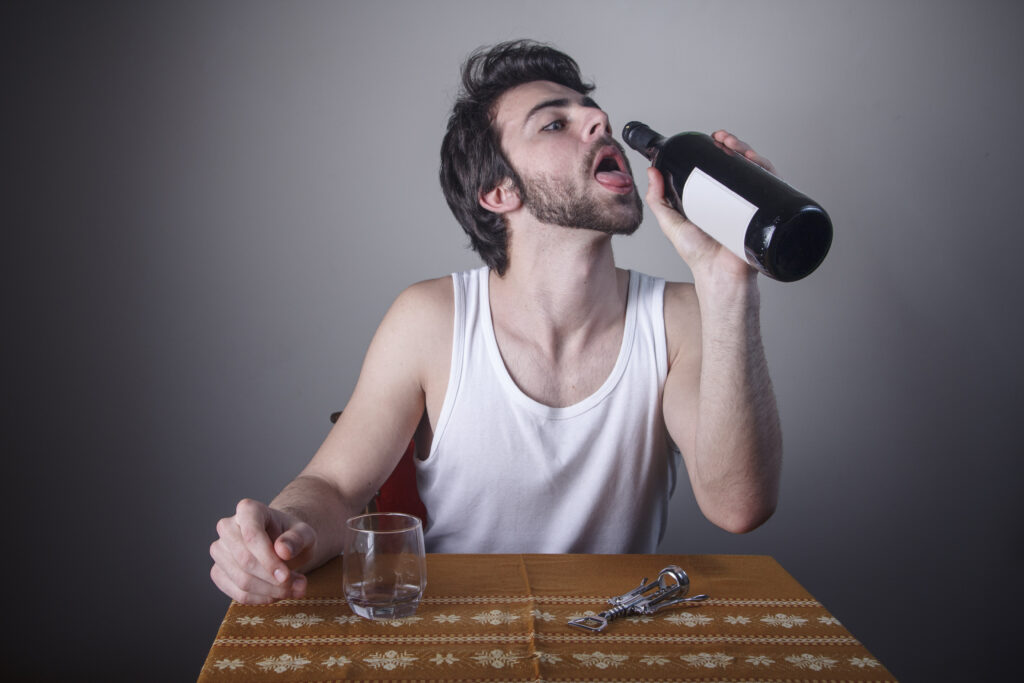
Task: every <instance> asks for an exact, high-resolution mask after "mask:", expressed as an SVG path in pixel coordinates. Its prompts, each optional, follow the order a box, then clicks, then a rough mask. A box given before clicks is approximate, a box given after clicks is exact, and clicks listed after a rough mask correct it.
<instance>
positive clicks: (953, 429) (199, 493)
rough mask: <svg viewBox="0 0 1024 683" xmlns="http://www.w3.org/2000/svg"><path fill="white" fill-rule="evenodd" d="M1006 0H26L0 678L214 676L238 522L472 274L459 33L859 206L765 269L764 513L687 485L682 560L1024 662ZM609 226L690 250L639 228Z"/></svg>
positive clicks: (645, 255) (858, 627)
mask: <svg viewBox="0 0 1024 683" xmlns="http://www.w3.org/2000/svg"><path fill="white" fill-rule="evenodd" d="M1022 18H1024V12H1022V11H1021V9H1019V5H1017V4H1016V3H1011V2H960V3H950V2H853V1H852V0H851V1H849V2H713V3H712V2H636V1H634V2H557V1H553V0H543V1H541V2H533V1H517V2H501V3H492V2H479V1H474V2H469V1H466V2H454V1H451V2H372V3H370V2H336V3H308V2H304V3H299V2H279V3H265V2H264V3H257V2H247V3H228V2H203V3H181V2H173V3H164V4H155V3H124V4H110V3H82V4H78V3H67V4H52V3H42V2H32V3H18V4H15V5H5V6H4V8H3V10H2V15H0V26H2V27H3V28H2V31H3V36H0V38H2V40H0V46H2V47H0V50H2V51H3V52H2V54H3V60H2V69H3V81H2V87H3V91H2V92H3V95H2V96H3V102H4V104H3V108H2V111H3V117H4V119H5V122H6V123H5V125H4V126H3V131H2V136H3V137H2V144H3V150H2V158H3V179H2V181H3V182H2V191H3V204H2V206H3V208H2V211H3V213H2V216H3V218H2V222H3V247H2V249H0V252H2V254H3V257H2V258H3V262H2V266H3V273H4V283H5V284H4V287H3V295H4V316H3V317H4V319H5V321H7V322H8V323H9V324H8V325H5V328H6V332H5V333H4V337H3V338H4V353H3V354H2V356H3V360H4V376H3V386H4V400H5V404H6V405H5V410H4V422H5V426H4V430H3V438H4V441H3V455H4V458H5V461H6V462H7V463H8V471H9V474H8V476H7V477H6V480H7V486H6V491H7V494H6V496H5V502H6V505H5V507H6V508H7V509H6V510H5V512H6V514H5V516H6V518H7V524H8V528H9V529H10V530H13V533H8V534H5V538H4V540H5V552H4V564H5V567H4V575H5V583H6V590H5V591H4V592H5V598H6V600H5V602H4V608H5V609H4V612H5V616H4V620H5V623H7V624H9V625H12V626H14V628H15V629H16V631H17V633H18V636H17V638H15V639H11V638H10V637H8V638H5V639H4V648H5V651H6V654H5V655H4V665H3V668H4V669H5V670H6V671H9V672H10V671H13V672H16V673H19V674H21V675H22V676H23V677H26V678H32V677H38V678H46V677H57V676H60V677H64V678H73V679H87V678H97V679H107V680H109V679H118V678H125V679H132V680H160V679H166V680H188V679H192V678H194V677H195V676H196V675H197V674H198V672H199V669H200V667H201V665H202V662H203V659H204V657H205V654H206V651H207V649H208V647H209V645H210V643H211V641H212V639H213V637H214V634H215V632H216V629H217V627H218V625H219V622H220V619H221V617H222V615H223V612H224V610H225V609H226V607H227V604H228V601H227V599H226V598H225V597H224V596H223V595H221V594H220V593H219V592H217V590H216V589H215V588H214V586H213V585H212V583H211V582H210V580H209V578H208V571H209V567H210V560H209V558H208V555H207V551H208V544H209V543H210V542H211V541H212V540H213V538H214V524H215V522H216V520H217V519H218V518H219V517H221V516H224V515H227V514H230V513H231V512H232V510H233V507H234V504H235V502H236V501H237V500H238V499H239V498H241V497H243V496H252V497H256V498H262V499H269V498H270V497H272V496H273V495H274V494H275V493H276V492H277V491H278V490H279V489H280V487H281V486H282V485H283V484H284V483H285V482H286V481H288V480H289V479H290V478H291V477H292V476H294V475H295V474H296V472H298V470H299V469H300V468H301V467H302V466H303V464H304V463H305V462H306V461H307V459H308V458H309V457H310V455H311V454H312V453H313V451H314V450H315V449H316V447H317V446H318V445H319V442H320V440H321V439H322V438H323V436H324V435H325V433H326V431H327V429H328V426H329V425H328V421H327V416H328V414H329V413H330V412H331V411H332V410H336V409H339V408H340V407H342V406H343V405H344V404H345V401H346V398H347V396H348V394H349V393H350V391H351V389H352V387H353V385H354V382H355V380H356V377H357V373H358V371H359V367H360V362H361V358H362V355H363V353H364V351H365V349H366V346H367V344H368V343H369V340H370V337H371V335H372V333H373V331H374V329H375V327H376V325H377V323H378V322H379V320H380V318H381V316H382V315H383V313H384V311H385V310H386V308H387V306H388V305H389V303H390V301H391V300H392V299H393V298H394V297H395V295H397V294H398V292H399V291H401V289H402V288H403V287H405V286H406V285H408V284H410V283H412V282H414V281H416V280H419V279H423V278H427V277H433V276H437V275H441V274H445V273H448V272H451V271H454V270H460V269H464V268H469V267H473V266H475V265H476V264H477V263H478V261H477V259H476V257H475V255H474V254H473V253H472V252H471V251H469V250H467V249H466V240H465V238H464V236H463V234H462V232H461V230H460V229H459V228H458V227H457V225H456V224H455V222H454V220H453V219H452V218H451V216H450V215H449V213H448V211H447V207H446V206H445V204H444V201H443V199H442V197H441V193H440V191H439V188H438V186H437V181H436V169H437V164H438V149H439V144H440V138H441V134H442V130H443V126H444V122H445V119H446V116H447V111H448V108H449V106H450V104H451V101H452V98H453V96H454V94H455V91H456V85H457V68H458V65H459V63H460V62H461V60H462V59H463V58H464V57H465V56H466V55H467V54H468V53H469V52H470V51H471V50H472V49H473V48H475V47H477V46H478V45H481V44H485V43H492V42H496V41H498V40H503V39H508V38H515V37H533V38H536V39H540V40H544V41H550V42H552V43H554V44H556V45H557V46H559V47H560V48H562V49H564V50H566V51H567V52H569V53H570V54H572V55H574V56H575V57H576V59H577V60H578V61H579V62H580V64H581V66H582V69H583V72H584V74H585V75H586V76H588V77H591V78H593V79H595V80H596V81H597V84H598V90H597V92H596V97H597V100H598V102H600V104H601V105H602V106H603V107H604V108H605V109H606V110H607V111H608V112H609V115H610V116H611V118H612V121H613V124H614V125H615V126H616V129H617V128H618V126H621V124H622V123H624V122H625V121H627V120H629V119H631V118H639V119H641V120H645V121H647V122H648V123H650V124H651V125H652V126H654V127H655V128H658V129H660V130H662V131H663V132H666V133H671V132H677V131H681V130H703V131H710V130H713V129H715V128H719V127H724V128H728V129H730V130H732V131H735V132H736V133H737V134H739V135H740V136H741V137H743V138H745V139H747V140H749V141H751V142H752V143H753V144H754V145H755V147H756V148H757V149H758V150H759V151H761V152H762V153H764V154H765V155H766V156H768V157H769V158H770V159H772V160H773V161H774V162H775V164H776V165H777V166H778V167H779V169H780V171H781V172H782V174H783V175H784V176H785V177H786V178H787V179H788V180H789V181H790V182H791V183H793V184H794V185H796V186H797V187H799V188H801V189H802V190H804V191H805V192H807V193H808V194H809V195H810V196H812V197H814V198H816V199H817V200H818V201H820V202H821V203H822V204H823V205H824V206H825V207H826V208H827V209H828V210H829V212H830V213H831V215H832V217H833V220H834V223H835V226H836V237H835V243H834V245H833V250H832V253H831V254H830V256H829V257H828V259H827V260H826V262H825V263H824V265H823V266H822V268H821V269H820V270H819V271H818V272H816V273H814V274H813V275H812V276H811V277H809V278H808V279H806V280H804V281H802V282H798V283H793V284H779V283H775V282H771V281H767V280H764V279H762V281H761V287H762V295H763V328H764V330H763V332H764V340H765V345H766V347H767V352H768V357H769V362H770V366H771V371H772V375H773V378H774V381H775V387H776V390H777V394H778V398H779V403H780V410H781V414H782V419H783V426H784V433H785V446H786V452H785V468H784V477H783V482H782V500H781V505H780V507H779V510H778V512H777V513H776V515H775V516H774V518H773V519H772V520H771V521H770V522H769V523H768V524H766V525H765V526H764V527H763V528H761V529H759V530H757V531H756V532H754V533H752V534H749V535H746V536H738V537H733V536H730V535H728V534H726V533H725V532H722V531H719V530H717V529H716V528H714V527H713V526H712V525H710V524H709V523H708V522H707V521H705V520H704V519H703V518H702V517H700V515H699V513H698V512H697V510H696V507H695V505H694V503H693V499H692V494H691V493H690V491H689V490H688V487H686V486H685V485H682V486H680V489H679V490H678V491H677V494H676V496H675V498H674V500H673V502H672V510H673V521H672V523H671V527H670V529H669V532H668V534H667V535H666V537H665V540H664V542H663V544H662V547H661V550H662V551H664V552H669V553H763V554H770V555H773V556H774V557H776V558H777V559H778V560H779V561H780V562H781V563H782V565H783V566H784V567H786V568H787V569H788V570H789V571H790V572H791V573H792V574H793V575H794V576H795V577H796V578H797V579H798V580H799V581H800V582H801V583H802V584H803V585H804V586H806V587H807V588H808V589H809V590H810V591H811V592H812V593H814V595H815V596H817V597H818V598H819V599H820V600H822V601H823V602H824V604H825V605H826V607H828V608H829V609H830V610H832V611H833V612H834V613H835V614H836V615H837V616H838V617H839V619H840V620H841V621H842V622H843V623H844V625H845V626H847V627H848V628H849V629H850V630H851V631H852V632H853V633H854V635H856V636H857V637H858V638H860V639H861V640H862V641H863V642H864V643H865V644H866V645H867V647H868V648H869V649H870V650H871V651H872V652H873V653H874V654H876V655H877V656H878V657H879V658H880V659H881V660H882V661H883V662H884V663H886V664H887V665H888V666H889V667H890V668H891V670H892V671H893V672H894V673H895V674H896V675H897V676H899V677H900V678H902V679H904V680H929V681H934V680H967V679H968V678H969V677H968V676H967V675H966V673H965V672H966V671H968V670H974V671H980V672H988V673H989V674H992V675H994V672H996V671H998V670H1000V667H1001V666H1002V665H1003V664H1005V663H1006V662H1007V661H1013V662H1017V661H1018V657H1017V647H1016V642H1015V641H1016V638H1015V639H1014V641H1013V643H1012V644H1011V639H1010V635H1011V634H1015V635H1019V633H1020V631H1021V629H1020V619H1021V612H1020V606H1021V605H1020V600H1019V597H1017V596H1018V595H1019V593H1020V587H1019V585H1018V584H1017V583H1015V582H1014V579H1015V576H1014V575H1013V574H1011V568H1012V567H1013V566H1014V565H1015V564H1019V562H1020V561H1021V559H1022V557H1021V556H1022V553H1021V547H1022V541H1024V534H1022V524H1021V521H1022V505H1021V496H1020V493H1019V492H1020V488H1021V472H1022V468H1021V465H1020V459H1021V456H1022V455H1024V453H1022V449H1021V447H1020V446H1019V442H1018V439H1017V429H1018V423H1017V420H1019V419H1021V410H1020V408H1021V400H1020V399H1019V397H1018V394H1017V386H1018V385H1019V384H1020V383H1021V380H1022V371H1021V361H1020V346H1019V344H1020V338H1021V333H1022V331H1024V330H1022V324H1021V315H1020V296H1019V294H1018V287H1017V280H1018V273H1019V270H1020V256H1019V254H1020V241H1021V238H1020V236H1019V235H1020V220H1021V218H1020V217H1021V211H1020V202H1021V199H1022V197H1021V195H1022V193H1021V190H1020V185H1021V180H1022V174H1021V172H1020V164H1021V159H1022V151H1024V149H1022V143H1021V136H1020V131H1019V128H1018V123H1019V121H1020V120H1021V103H1022V98H1021V95H1022V92H1021V91H1022V85H1021V78H1020V76H1019V69H1020V67H1021V65H1022V64H1024V60H1022V56H1024V54H1022V53H1024V50H1022V48H1021V42H1020V38H1019V30H1020V26H1021V24H1022V22H1021V20H1022ZM631 158H632V160H633V164H634V166H635V167H636V168H638V169H639V168H642V163H641V162H640V159H639V157H637V156H636V155H633V156H632V157H631ZM645 182H646V181H645V180H643V179H642V175H641V185H643V184H645ZM617 239H618V238H617ZM616 254H617V260H618V263H619V264H620V265H622V266H625V267H632V268H637V269H641V270H645V271H647V272H650V273H653V274H656V275H661V276H665V277H668V278H672V279H688V278H689V273H688V270H687V269H686V267H685V266H684V265H683V263H682V262H681V261H679V259H678V258H677V257H676V256H675V254H674V252H673V251H672V250H671V249H670V248H669V246H668V244H667V242H666V241H665V240H664V238H663V237H662V235H661V234H660V232H659V231H658V230H657V228H656V224H655V223H654V222H653V219H648V220H647V221H646V222H645V225H644V226H643V227H642V228H641V229H640V231H639V232H638V233H637V234H636V235H635V236H633V237H631V238H628V239H622V240H621V241H618V242H617V243H616ZM988 677H989V676H986V675H984V673H983V674H982V675H979V676H978V677H977V678H976V680H983V679H986V678H988Z"/></svg>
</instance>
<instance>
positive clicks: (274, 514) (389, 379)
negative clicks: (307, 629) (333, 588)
mask: <svg viewBox="0 0 1024 683" xmlns="http://www.w3.org/2000/svg"><path fill="white" fill-rule="evenodd" d="M451 296H452V295H451V281H450V280H449V279H440V280H433V281H430V282H424V283H420V284H418V285H414V286H413V287H410V288H409V289H407V290H406V291H405V292H403V293H402V294H401V295H400V296H399V297H398V298H397V299H396V300H395V303H394V304H393V305H392V307H391V309H390V310H389V311H388V313H387V315H386V316H385V317H384V320H383V322H381V325H380V327H379V328H378V329H377V332H376V334H375V335H374V338H373V341H372V342H371V343H370V348H369V350H368V351H367V354H366V358H365V360H364V362H363V368H362V371H361V373H360V376H359V381H358V382H357V384H356V388H355V391H354V392H353V394H352V397H351V399H350V400H349V403H348V405H347V406H346V407H345V410H344V411H343V412H342V414H341V417H340V418H339V419H338V422H337V424H335V426H334V428H333V429H332V430H331V431H330V433H329V434H328V436H327V438H326V439H325V441H324V443H323V445H322V446H321V447H320V449H319V450H318V451H317V452H316V454H315V455H314V456H313V459H312V460H311V461H310V463H309V464H308V465H307V466H306V467H305V468H304V469H303V471H302V472H301V473H300V474H299V476H298V477H296V478H295V480H294V481H292V482H291V483H290V484H288V485H287V486H286V487H285V488H284V490H282V491H281V493H280V494H278V496H277V497H276V498H274V500H273V501H272V502H271V504H270V505H269V506H266V505H263V504H262V503H258V502H257V501H251V500H244V501H242V502H241V503H239V505H238V507H237V509H236V514H235V515H234V516H233V517H229V518H225V519H223V520H221V521H220V523H219V524H218V526H217V530H218V534H219V538H218V539H217V541H215V542H214V544H213V545H212V546H211V548H210V554H211V556H212V557H213V559H214V567H213V569H212V570H211V577H212V578H213V580H214V582H215V583H216V584H217V586H218V587H220V588H221V590H223V591H224V592H225V593H227V594H228V595H229V596H231V597H232V598H234V599H235V600H238V601H240V602H248V603H261V602H271V601H273V600H277V599H281V598H283V597H290V596H296V597H297V596H301V595H302V594H303V593H304V591H305V577H304V576H303V573H304V572H306V571H309V570H311V569H314V568H316V567H318V566H320V565H321V564H323V563H324V562H326V561H327V560H329V559H331V558H332V557H336V556H337V555H338V554H339V553H340V552H341V550H342V548H343V547H344V541H345V520H347V519H348V518H349V517H351V516H352V515H354V514H357V513H358V512H359V510H361V509H362V508H363V507H364V506H365V505H366V503H367V502H368V501H369V500H370V498H371V497H372V496H373V494H374V492H375V491H377V489H378V488H379V487H380V485H381V484H382V483H383V482H384V480H385V479H386V478H387V477H388V475H389V474H390V473H391V471H392V470H393V469H394V467H395V465H396V464H397V462H398V460H399V458H400V457H401V455H402V453H403V452H404V451H405V449H406V446H408V444H409V440H410V439H411V438H412V435H413V432H414V431H415V429H416V426H417V425H418V424H419V421H420V418H421V416H422V415H423V410H424V405H425V393H426V387H427V386H428V385H429V382H431V381H435V382H436V380H433V379H431V378H433V377H436V376H437V373H436V371H435V372H429V371H428V368H429V367H431V366H436V365H437V364H438V363H442V364H443V363H447V362H448V359H449V358H450V354H451V351H450V349H451V320H452V317H451V307H452V303H451ZM439 354H440V356H439Z"/></svg>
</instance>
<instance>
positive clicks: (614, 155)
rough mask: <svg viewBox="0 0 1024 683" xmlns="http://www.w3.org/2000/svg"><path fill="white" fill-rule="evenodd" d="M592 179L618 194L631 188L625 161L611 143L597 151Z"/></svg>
mask: <svg viewBox="0 0 1024 683" xmlns="http://www.w3.org/2000/svg"><path fill="white" fill-rule="evenodd" d="M594 179H595V180H597V182H598V183H599V184H600V185H601V186H602V187H604V188H606V189H608V190H611V191H612V192H617V193H619V194H625V193H627V192H629V191H631V190H632V189H633V178H632V177H631V176H630V174H629V171H628V169H627V167H626V161H625V159H623V158H622V154H621V153H620V152H619V150H618V149H617V148H615V147H614V146H612V145H608V146H606V147H604V148H602V149H601V150H600V151H598V153H597V157H596V159H595V164H594Z"/></svg>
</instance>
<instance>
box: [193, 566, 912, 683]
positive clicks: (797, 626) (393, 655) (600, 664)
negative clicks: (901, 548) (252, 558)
mask: <svg viewBox="0 0 1024 683" xmlns="http://www.w3.org/2000/svg"><path fill="white" fill-rule="evenodd" d="M669 564H677V565H679V566H681V567H682V568H683V569H685V570H686V572H687V573H688V574H689V576H690V582H691V585H690V594H691V595H695V594H697V593H707V594H709V595H710V596H711V599H709V600H707V601H705V602H703V603H691V605H689V606H677V607H671V608H668V609H666V610H663V611H661V612H659V613H657V614H655V615H653V616H650V617H634V618H624V619H619V620H616V621H613V622H611V623H610V624H609V626H608V628H607V629H606V630H605V631H604V632H602V633H589V632H586V631H581V630H578V629H575V628H572V627H570V626H568V625H567V624H566V622H567V621H568V620H569V619H570V618H573V617H576V616H580V615H583V614H588V613H590V614H593V613H597V612H601V611H603V610H605V609H607V608H608V605H607V604H606V603H607V599H608V598H609V597H611V596H612V595H618V594H621V593H624V592H626V591H627V590H630V589H632V588H635V587H636V586H637V585H639V582H640V579H641V578H643V577H647V578H649V579H653V578H655V577H656V576H657V574H658V572H659V571H660V570H661V569H662V568H663V567H665V566H666V565H669ZM341 595H342V589H341V560H340V558H339V559H337V560H334V561H332V562H330V563H328V564H327V565H325V566H324V567H322V568H320V569H319V570H317V571H315V572H313V573H312V574H311V575H310V577H309V591H308V597H306V598H305V599H303V600H283V601H281V602H278V603H275V604H273V605H267V606H246V605H240V604H238V603H234V602H232V603H231V606H230V607H229V608H228V612H227V615H226V616H225V618H224V621H223V623H222V624H221V626H220V630H219V632H218V633H217V638H216V640H214V643H213V647H212V648H211V650H210V653H209V656H208V657H207V660H206V663H205V665H204V666H203V669H202V672H201V674H200V681H257V680H273V681H296V680H303V681H310V680H312V681H321V680H338V679H346V680H380V681H396V680H404V681H410V680H415V681H449V680H451V681H454V680H462V681H465V680H471V681H548V682H552V681H773V682H775V681H779V682H781V681H801V682H803V681H894V680H895V679H894V678H893V677H892V675H891V674H890V673H889V672H888V671H887V670H886V669H885V667H884V666H882V664H881V663H879V662H878V660H876V659H875V658H874V657H872V656H871V654H870V653H869V652H868V651H867V650H866V649H865V648H864V646H863V645H861V644H860V643H859V642H858V641H857V640H856V639H854V638H853V636H851V635H850V633H849V632H848V631H847V630H846V629H844V628H843V626H842V625H841V624H840V623H839V621H838V620H837V619H836V618H835V617H834V616H832V615H831V614H829V613H828V612H827V611H826V610H825V609H824V607H822V605H821V604H820V603H819V602H818V601H817V600H815V599H814V598H813V597H812V596H811V595H810V594H809V593H808V592H807V591H806V590H804V589H803V587H801V586H800V584H798V583H797V582H796V581H795V580H794V579H793V578H792V577H791V576H790V575H789V574H788V573H787V572H786V571H785V570H784V569H783V568H782V567H781V566H779V564H778V563H777V562H775V560H773V559H772V558H770V557H766V556H737V555H428V556H427V589H426V592H425V593H424V597H423V601H422V602H421V604H420V607H419V610H418V611H417V613H416V615H415V616H413V617H411V618H409V619H404V620H397V621H390V622H380V621H377V622H371V621H367V620H364V619H360V618H359V617H357V616H355V615H354V614H353V613H352V612H351V610H349V608H348V605H347V604H346V603H345V600H344V598H343V597H341Z"/></svg>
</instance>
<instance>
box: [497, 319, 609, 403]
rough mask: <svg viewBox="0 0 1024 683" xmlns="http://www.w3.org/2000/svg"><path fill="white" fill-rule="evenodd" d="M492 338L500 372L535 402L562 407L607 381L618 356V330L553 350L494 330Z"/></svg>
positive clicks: (574, 401) (585, 395)
mask: <svg viewBox="0 0 1024 683" xmlns="http://www.w3.org/2000/svg"><path fill="white" fill-rule="evenodd" d="M495 337H496V341H497V343H498V351H499V354H500V355H501V360H502V362H503V363H504V366H505V368H504V369H505V371H506V372H508V375H509V377H510V378H511V379H512V381H513V382H514V383H515V384H516V386H517V387H519V390H520V391H522V392H523V393H524V394H526V395H527V396H529V397H530V398H532V399H533V400H535V401H537V402H538V403H542V404H544V405H547V406H552V407H564V406H570V405H574V404H576V403H579V402H580V401H582V400H583V399H585V398H587V397H588V396H590V395H591V394H593V393H594V392H596V391H597V390H598V389H600V387H601V385H602V384H604V382H605V380H607V379H608V376H609V375H610V374H611V372H612V370H613V368H614V367H615V363H616V361H617V359H618V356H619V351H620V347H621V344H622V329H621V327H619V328H618V329H613V330H610V331H609V332H608V333H605V334H603V335H601V336H600V337H598V338H596V339H594V340H592V341H590V342H589V343H587V344H582V345H578V346H575V347H568V346H567V347H565V348H561V349H554V350H552V349H542V348H540V347H539V346H538V345H537V344H534V343H532V342H530V341H529V340H523V339H517V338H515V337H514V336H512V335H503V334H501V333H500V332H499V331H498V330H495Z"/></svg>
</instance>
